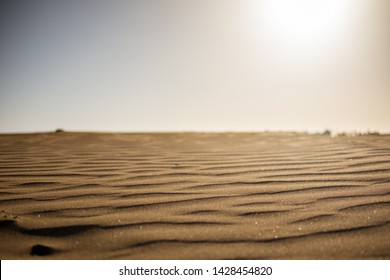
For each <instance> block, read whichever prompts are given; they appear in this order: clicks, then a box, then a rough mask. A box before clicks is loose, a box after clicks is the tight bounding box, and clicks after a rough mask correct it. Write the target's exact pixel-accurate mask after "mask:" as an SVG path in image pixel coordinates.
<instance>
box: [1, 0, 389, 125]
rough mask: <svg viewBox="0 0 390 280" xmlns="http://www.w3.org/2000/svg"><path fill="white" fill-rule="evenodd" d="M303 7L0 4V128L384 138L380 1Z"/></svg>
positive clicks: (202, 2)
mask: <svg viewBox="0 0 390 280" xmlns="http://www.w3.org/2000/svg"><path fill="white" fill-rule="evenodd" d="M270 1H273V2H272V3H271V2H270ZM335 1H337V3H340V2H341V3H342V4H335V3H336V2H335ZM7 2H8V3H7ZM15 2H18V3H15ZM291 2H294V3H293V4H291ZM314 2H316V3H317V4H312V3H313V1H308V0H296V1H291V0H288V1H286V0H263V1H256V0H247V1H243V0H241V1H239V0H237V1H229V0H218V1H216V0H197V1H195V0H193V1H189V0H154V1H150V0H139V1H117V0H113V1H108V0H107V1H27V0H26V1H1V4H0V16H1V18H0V21H1V22H0V23H1V24H0V132H23V131H48V130H54V129H56V128H63V129H65V130H78V131H79V130H87V131H183V130H184V131H247V130H252V131H259V130H266V129H267V130H299V131H304V130H306V131H307V130H309V131H321V130H323V129H325V128H329V129H332V130H336V131H343V130H346V131H352V130H359V131H365V130H368V129H370V130H378V131H383V132H390V5H389V2H390V1H386V0H327V1H326V0H319V1H314ZM329 3H333V4H329Z"/></svg>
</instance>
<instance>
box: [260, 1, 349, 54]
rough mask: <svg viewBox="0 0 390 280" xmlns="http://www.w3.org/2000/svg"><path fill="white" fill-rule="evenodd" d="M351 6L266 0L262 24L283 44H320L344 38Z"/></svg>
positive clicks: (339, 2)
mask: <svg viewBox="0 0 390 280" xmlns="http://www.w3.org/2000/svg"><path fill="white" fill-rule="evenodd" d="M352 2H353V1H352ZM350 4H351V0H294V1H293V0H264V1H262V2H261V12H262V17H261V21H262V24H263V26H264V27H265V29H266V32H267V33H268V34H269V35H270V36H271V37H272V38H273V39H275V40H277V41H279V42H280V43H282V44H288V45H290V46H291V45H295V46H297V47H300V48H305V47H310V46H313V45H321V44H323V43H324V42H326V41H328V40H336V39H337V38H338V37H340V36H342V32H343V28H344V27H345V25H346V21H347V18H348V14H349V11H350V8H351V7H352V5H350Z"/></svg>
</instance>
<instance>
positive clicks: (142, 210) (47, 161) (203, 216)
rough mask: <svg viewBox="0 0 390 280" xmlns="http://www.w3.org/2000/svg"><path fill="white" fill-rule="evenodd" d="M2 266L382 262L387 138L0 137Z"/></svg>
mask: <svg viewBox="0 0 390 280" xmlns="http://www.w3.org/2000/svg"><path fill="white" fill-rule="evenodd" d="M0 238H1V240H2V242H0V243H1V244H0V257H1V258H2V259H30V258H32V259H37V258H47V259H378V258H379V259H390V136H383V135H382V136H374V135H366V136H356V137H347V136H342V137H329V136H322V135H308V134H297V133H258V134H256V133H236V134H234V133H215V134H213V133H176V134H174V133H173V134H87V133H57V134H55V133H52V134H51V133H47V134H28V135H0Z"/></svg>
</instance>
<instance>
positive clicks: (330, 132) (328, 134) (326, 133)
mask: <svg viewBox="0 0 390 280" xmlns="http://www.w3.org/2000/svg"><path fill="white" fill-rule="evenodd" d="M322 135H326V136H330V135H332V131H330V130H329V129H327V130H325V131H324V132H322Z"/></svg>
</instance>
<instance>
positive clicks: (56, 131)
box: [55, 128, 65, 133]
mask: <svg viewBox="0 0 390 280" xmlns="http://www.w3.org/2000/svg"><path fill="white" fill-rule="evenodd" d="M61 132H65V131H64V130H63V129H62V128H57V129H56V130H55V133H61Z"/></svg>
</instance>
